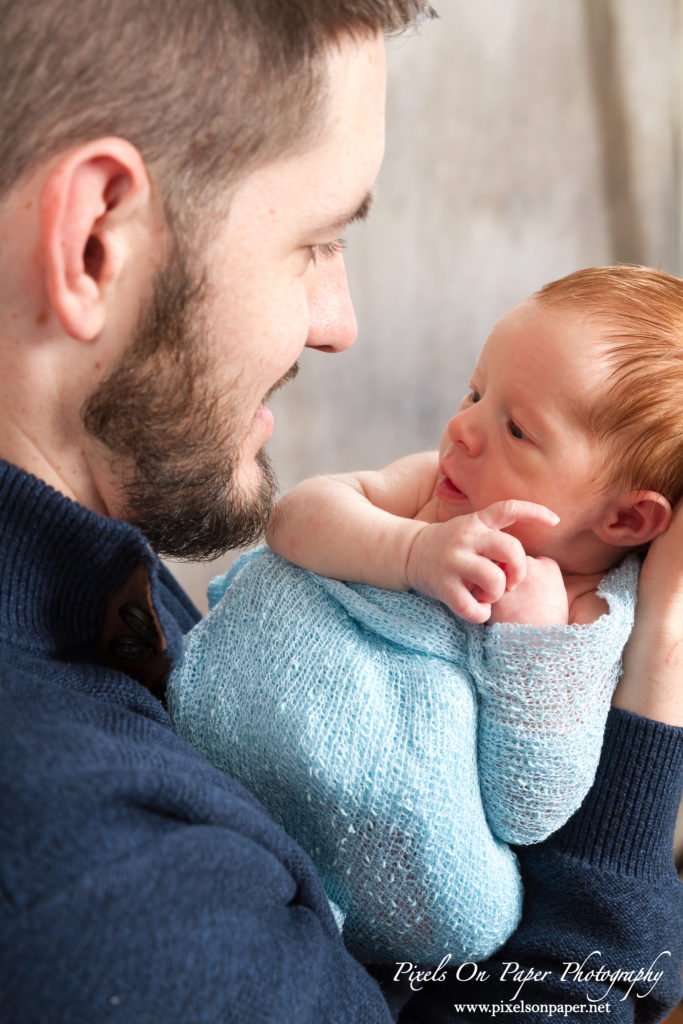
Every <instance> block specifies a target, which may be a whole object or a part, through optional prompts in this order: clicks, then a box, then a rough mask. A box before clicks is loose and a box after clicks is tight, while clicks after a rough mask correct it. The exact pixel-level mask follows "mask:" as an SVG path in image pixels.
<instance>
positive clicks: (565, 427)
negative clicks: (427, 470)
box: [437, 267, 683, 573]
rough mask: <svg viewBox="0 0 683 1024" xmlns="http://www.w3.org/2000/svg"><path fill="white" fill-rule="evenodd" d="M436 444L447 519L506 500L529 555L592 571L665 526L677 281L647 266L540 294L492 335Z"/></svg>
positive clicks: (676, 359)
mask: <svg viewBox="0 0 683 1024" xmlns="http://www.w3.org/2000/svg"><path fill="white" fill-rule="evenodd" d="M470 386H471V390H470V393H469V395H468V396H467V397H466V398H465V399H464V401H463V403H462V405H461V408H460V411H459V412H458V413H457V414H456V415H455V416H454V417H453V418H452V419H451V421H450V422H449V424H448V426H447V428H446V431H445V433H444V437H443V440H442V444H441V475H442V477H443V478H442V479H441V480H440V483H439V487H438V491H437V492H438V493H439V496H440V498H441V504H440V510H439V516H440V518H442V519H448V518H451V517H452V516H454V515H461V514H463V513H466V512H470V511H476V510H479V509H481V508H484V507H485V506H486V505H488V504H491V503H492V502H493V501H497V500H501V499H503V498H523V499H526V500H528V501H536V502H539V503H540V504H543V505H547V506H548V508H550V509H552V510H553V511H554V512H557V514H558V515H559V516H560V520H561V521H560V523H559V525H558V526H556V527H552V528H550V527H538V526H536V525H531V524H522V523H519V524H516V525H515V526H514V527H511V528H510V530H509V532H510V533H513V534H514V535H515V536H518V537H519V538H520V540H521V541H522V543H523V544H524V546H525V548H526V550H527V552H528V553H529V554H536V555H540V554H545V555H549V556H551V557H554V558H556V559H557V561H558V562H559V563H560V566H561V567H562V568H563V569H565V571H575V572H583V573H589V572H598V571H603V570H604V569H606V568H608V567H609V566H610V565H613V564H615V563H616V562H617V561H618V560H619V559H620V558H621V557H622V556H623V554H624V553H625V551H626V550H628V549H629V548H636V547H641V546H642V545H644V544H647V542H648V541H649V540H651V539H652V538H653V537H655V536H656V535H657V534H658V533H661V532H662V531H663V530H665V529H666V527H667V526H668V523H669V520H670V517H671V504H672V503H673V502H675V501H677V500H678V498H679V497H680V496H681V494H683V281H679V280H678V279H677V278H673V277H670V276H669V275H667V274H664V273H661V272H659V271H656V270H649V269H647V268H639V267H600V268H590V269H587V270H581V271H578V272H576V273H574V274H570V275H569V276H568V277H565V278H562V279H561V280H559V281H554V282H552V283H551V284H549V285H546V286H545V287H544V288H542V289H541V290H540V291H539V292H537V293H536V294H535V295H533V296H532V297H531V298H530V299H527V300H526V301H525V302H522V303H521V304H520V305H519V306H516V307H515V308H514V309H513V310H511V311H510V312H509V313H508V314H506V316H504V317H503V318H502V320H500V321H499V323H498V324H497V325H496V326H495V328H494V329H493V331H492V332H491V334H490V336H489V338H488V340H487V342H486V345H485V346H484V349H483V351H482V354H481V357H480V359H479V362H478V364H477V368H476V370H475V372H474V375H473V377H472V380H471V385H470Z"/></svg>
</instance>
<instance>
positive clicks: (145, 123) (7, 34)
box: [0, 0, 433, 219]
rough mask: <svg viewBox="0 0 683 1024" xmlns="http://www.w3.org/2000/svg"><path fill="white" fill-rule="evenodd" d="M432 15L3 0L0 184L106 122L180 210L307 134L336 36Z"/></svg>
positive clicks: (407, 4)
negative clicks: (132, 150)
mask: <svg viewBox="0 0 683 1024" xmlns="http://www.w3.org/2000/svg"><path fill="white" fill-rule="evenodd" d="M432 14H433V11H432V9H431V7H430V5H429V4H428V3H427V2H426V0H174V2H173V3H169V2H168V0H145V2H144V3H140V2H139V0H117V3H115V4H105V3H102V0H22V2H21V3H16V2H15V0H0V17H1V20H2V26H3V32H2V53H1V59H0V93H1V94H2V97H3V106H2V110H3V113H2V115H1V116H0V196H2V194H3V193H5V192H6V191H7V189H8V188H9V187H11V185H12V184H13V183H14V182H15V181H17V180H18V179H19V177H21V175H23V174H25V173H26V171H28V170H30V169H31V168H32V167H34V166H36V165H37V164H39V163H41V162H42V161H44V160H46V159H48V158H50V157H52V156H54V155H55V154H57V153H60V152H62V151H64V150H66V149H69V148H71V147H72V146H75V145H77V144H79V143H81V142H84V141H89V140H92V139H96V138H98V137H100V136H112V135H115V136H120V137H122V138H124V139H127V140H128V141H129V142H130V143H131V144H132V145H133V146H135V147H136V149H137V150H138V152H139V153H140V154H141V156H142V158H143V161H144V163H145V165H146V167H147V169H148V171H149V173H150V175H151V177H152V178H153V180H154V181H155V182H156V183H157V185H158V188H159V190H160V193H161V195H162V197H163V201H164V203H165V204H168V205H169V206H170V208H171V209H172V210H173V211H174V213H175V216H176V219H179V218H180V217H181V216H187V213H188V212H190V213H191V212H194V211H196V210H197V208H199V209H200V210H201V209H202V208H204V207H206V206H210V205H212V204H213V202H214V200H215V199H216V198H217V197H224V196H225V194H226V188H227V186H229V185H230V184H234V183H235V182H237V181H238V180H240V178H243V177H244V176H245V175H246V174H248V173H249V171H250V170H252V169H254V168H255V167H258V166H260V165H262V164H264V163H266V162H267V161H268V160H271V159H273V158H274V157H281V156H283V155H285V154H287V153H291V152H294V151H295V150H296V149H297V148H300V147H302V146H303V147H305V146H306V145H307V143H308V142H309V141H310V140H311V139H312V138H313V137H314V135H315V132H316V131H317V128H318V127H319V125H320V123H321V121H322V120H323V118H324V114H325V104H326V100H327V85H328V76H327V51H328V49H329V47H330V46H331V45H333V44H334V42H336V41H339V40H340V39H344V38H346V37H348V36H352V37H354V38H359V37H362V36H364V35H365V36H367V35H375V34H377V33H394V32H400V31H402V30H403V29H405V28H406V27H408V26H409V25H411V24H413V23H414V22H416V20H418V19H419V18H420V17H421V16H430V15H432Z"/></svg>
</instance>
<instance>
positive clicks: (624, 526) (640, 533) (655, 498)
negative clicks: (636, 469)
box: [593, 491, 671, 547]
mask: <svg viewBox="0 0 683 1024" xmlns="http://www.w3.org/2000/svg"><path fill="white" fill-rule="evenodd" d="M670 522H671V505H670V504H669V502H668V501H667V499H666V498H665V497H664V495H662V494H658V493H657V492H656V491H628V492H626V494H624V495H623V496H622V497H621V498H620V500H619V501H618V502H617V503H616V504H613V505H612V506H611V508H610V509H609V511H608V512H607V513H606V514H605V515H604V517H603V519H602V520H601V522H600V523H599V524H598V526H596V527H594V528H593V532H594V533H595V534H596V535H597V536H598V537H599V538H600V540H603V541H605V542H606V543H607V544H614V545H615V546H616V547H639V546H640V545H641V544H647V543H648V541H651V540H653V539H654V538H655V537H657V536H658V535H659V534H660V533H664V531H665V530H666V529H667V527H668V526H669V523H670Z"/></svg>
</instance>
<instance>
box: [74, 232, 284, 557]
mask: <svg viewBox="0 0 683 1024" xmlns="http://www.w3.org/2000/svg"><path fill="white" fill-rule="evenodd" d="M204 292H205V288H204V281H203V279H196V278H195V277H194V276H193V275H192V274H191V273H190V271H189V269H188V265H187V261H186V260H185V259H184V258H183V256H182V254H178V253H177V252H176V255H174V256H173V257H172V258H171V259H170V260H169V262H168V263H167V264H166V266H165V267H164V268H163V269H162V270H161V271H160V272H159V274H158V275H157V278H156V280H155V282H154V292H153V296H152V300H151V303H150V306H149V309H148V310H147V311H146V312H145V313H144V314H143V316H142V317H141V320H140V323H139V325H138V329H137V332H136V335H135V339H134V341H133V344H132V346H131V347H130V349H129V350H128V351H127V352H126V354H125V355H124V357H123V358H122V360H121V363H120V364H119V366H118V367H117V368H116V369H115V370H114V372H113V373H112V374H111V375H110V376H109V377H108V378H107V379H106V380H105V381H103V383H101V384H100V385H99V386H98V388H97V389H96V391H95V392H94V394H93V395H92V396H91V397H90V398H89V399H88V401H87V402H86V405H85V407H84V410H83V422H84V424H85V427H86V430H87V431H88V432H89V433H90V434H91V435H93V436H94V437H95V438H97V439H98V440H99V441H101V442H102V443H103V444H104V445H105V446H106V447H107V448H108V449H109V452H110V453H111V457H112V459H111V461H112V466H113V467H114V468H115V469H116V470H117V472H119V473H120V474H121V475H123V477H124V480H123V496H122V497H123V512H122V518H125V519H126V520H127V521H128V522H130V523H132V524H133V525H134V526H137V527H138V528H139V529H140V530H141V531H142V532H143V533H144V534H145V536H146V537H147V539H148V540H149V542H150V544H151V545H152V547H153V548H154V549H155V550H156V551H157V552H158V553H159V554H160V555H165V556H168V557H171V558H186V559H197V560H200V559H211V558H216V557H218V556H219V555H221V554H223V553H224V552H225V551H227V550H228V549H229V548H233V547H240V546H243V545H246V544H250V543H252V542H254V541H255V540H257V539H258V537H259V536H260V535H261V534H262V532H263V530H264V529H265V526H266V523H267V521H268V517H269V515H270V512H271V510H272V506H273V502H274V498H275V492H276V480H275V476H274V473H273V470H272V467H271V465H270V462H269V460H268V458H267V456H266V455H265V453H264V452H263V451H261V452H259V454H258V456H257V458H256V461H257V463H258V465H259V467H260V483H259V485H258V487H257V490H256V493H255V494H253V495H250V496H246V495H245V494H244V493H242V491H241V490H240V489H239V487H238V484H237V467H238V465H239V459H240V451H239V445H240V441H241V440H242V438H240V437H236V436H235V434H234V429H235V428H234V426H233V424H234V422H235V421H238V422H239V420H240V411H241V404H242V403H241V397H240V391H239V377H238V378H237V380H236V381H234V382H233V385H232V388H231V390H230V393H229V394H226V395H221V394H219V393H218V392H217V389H216V388H215V386H213V384H212V371H213V365H212V360H211V355H210V345H209V338H208V337H207V332H206V330H205V329H204V316H203V304H202V299H203V297H204ZM295 373H296V367H294V368H292V370H290V371H289V373H288V374H286V375H285V377H284V378H283V380H282V381H281V382H279V383H283V382H284V380H286V379H289V378H291V377H292V376H294V375H295ZM122 467H126V469H125V470H123V469H122ZM129 467H133V468H132V470H131V469H130V468H129Z"/></svg>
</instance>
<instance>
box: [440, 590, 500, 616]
mask: <svg viewBox="0 0 683 1024" xmlns="http://www.w3.org/2000/svg"><path fill="white" fill-rule="evenodd" d="M473 590H474V593H471V592H470V591H469V590H468V589H467V587H466V586H465V584H464V583H460V584H458V585H457V586H454V587H453V588H452V590H451V591H450V592H449V594H448V595H447V597H446V600H445V603H446V604H447V605H448V607H449V608H450V610H451V611H452V612H453V613H454V614H455V615H457V616H459V618H461V619H465V621H466V622H475V623H482V622H486V621H487V620H488V619H490V618H491V602H490V601H485V600H478V597H477V596H475V595H477V594H478V593H479V589H478V587H476V586H474V587H473Z"/></svg>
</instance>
